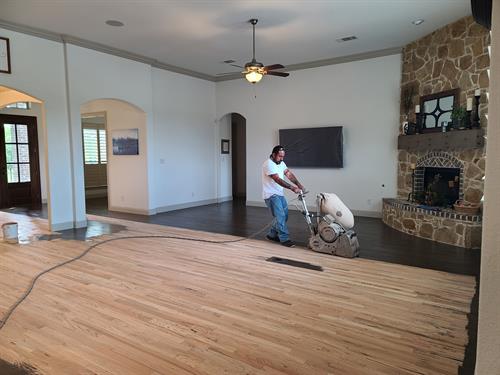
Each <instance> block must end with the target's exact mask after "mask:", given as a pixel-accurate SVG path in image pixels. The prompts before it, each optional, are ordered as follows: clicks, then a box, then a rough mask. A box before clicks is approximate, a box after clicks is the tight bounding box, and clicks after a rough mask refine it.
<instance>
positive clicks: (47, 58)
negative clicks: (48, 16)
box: [0, 29, 74, 230]
mask: <svg viewBox="0 0 500 375" xmlns="http://www.w3.org/2000/svg"><path fill="white" fill-rule="evenodd" d="M0 33H1V35H2V36H3V37H7V38H9V39H10V53H11V64H12V74H0V85H3V86H7V87H9V88H12V89H15V90H18V91H21V92H24V93H26V94H28V95H31V96H33V97H35V98H37V99H39V100H41V101H43V104H44V105H43V109H42V119H43V121H44V122H45V124H46V126H45V131H46V134H45V139H46V140H47V142H46V147H47V153H46V160H45V164H46V166H47V172H48V175H47V186H48V201H49V202H48V203H49V204H48V210H49V224H50V225H51V228H52V229H54V230H57V229H62V228H70V227H73V224H74V215H73V212H74V211H73V209H72V195H73V194H72V187H71V161H70V159H69V158H68V157H64V156H67V155H69V153H70V142H69V127H68V115H67V106H66V87H65V67H64V54H63V46H62V44H61V43H57V42H53V41H49V40H45V39H41V38H36V37H32V36H29V35H25V34H21V33H17V32H14V31H9V30H5V29H0Z"/></svg>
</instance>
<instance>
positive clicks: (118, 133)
mask: <svg viewBox="0 0 500 375" xmlns="http://www.w3.org/2000/svg"><path fill="white" fill-rule="evenodd" d="M80 113H81V123H82V148H83V150H82V151H83V168H84V181H83V182H84V185H85V196H86V207H92V208H93V209H94V210H95V209H98V210H110V211H118V212H129V213H140V214H144V213H147V212H148V207H149V193H148V192H149V189H148V165H147V162H148V160H147V142H146V131H147V124H146V113H145V112H144V111H143V110H142V109H141V108H139V107H137V106H135V105H134V104H131V103H129V102H126V101H123V100H119V99H95V100H91V101H89V102H86V103H84V104H83V105H81V107H80ZM94 212H95V211H94Z"/></svg>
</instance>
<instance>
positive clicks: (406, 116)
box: [401, 114, 408, 135]
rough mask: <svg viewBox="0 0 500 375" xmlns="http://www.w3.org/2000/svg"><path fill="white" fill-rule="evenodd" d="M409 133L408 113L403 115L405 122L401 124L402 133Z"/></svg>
mask: <svg viewBox="0 0 500 375" xmlns="http://www.w3.org/2000/svg"><path fill="white" fill-rule="evenodd" d="M407 133H408V114H406V115H403V123H402V124H401V134H404V135H407Z"/></svg>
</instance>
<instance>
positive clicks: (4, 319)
mask: <svg viewBox="0 0 500 375" xmlns="http://www.w3.org/2000/svg"><path fill="white" fill-rule="evenodd" d="M272 223H273V222H270V223H269V224H267V225H266V226H265V227H264V228H262V229H261V230H259V231H258V232H255V233H253V234H252V235H250V236H248V237H243V238H238V239H237V240H224V241H215V240H204V239H201V238H190V237H181V236H162V235H143V236H124V237H117V238H110V239H107V240H104V241H101V242H98V243H95V244H93V245H90V246H89V247H88V248H87V249H85V251H84V252H82V253H81V254H80V255H78V256H76V257H74V258H71V259H68V260H66V261H64V262H61V263H59V264H56V265H55V266H52V267H50V268H48V269H46V270H45V271H42V272H40V273H39V274H38V275H36V276H35V277H34V278H33V279H32V280H31V283H30V286H29V287H28V289H27V290H26V291H25V292H24V293H23V295H22V296H21V297H20V298H19V299H18V300H17V301H16V302H15V303H14V304H13V305H12V306H11V307H10V308H9V309H8V310H7V312H6V313H5V314H4V315H3V317H2V319H1V320H0V330H2V329H3V327H4V326H5V324H7V322H8V321H9V318H10V317H11V315H12V314H13V313H14V311H15V310H16V309H17V308H18V307H19V305H20V304H21V303H22V302H23V301H24V300H25V299H26V298H28V296H29V295H30V293H31V292H32V291H33V288H34V287H35V284H36V282H37V281H38V279H39V278H40V277H42V276H43V275H45V274H47V273H49V272H52V271H54V270H55V269H57V268H60V267H63V266H65V265H67V264H70V263H73V262H75V261H77V260H79V259H82V258H83V257H84V256H85V255H87V254H88V253H89V252H90V251H92V250H93V249H95V248H96V247H98V246H101V245H104V244H105V243H109V242H114V241H119V240H131V239H141V238H162V239H172V240H183V241H194V242H204V243H212V244H226V243H235V242H241V241H245V240H249V239H251V238H253V237H256V236H257V235H259V234H260V233H262V232H263V231H265V230H266V229H267V228H269V227H270V226H271V225H272Z"/></svg>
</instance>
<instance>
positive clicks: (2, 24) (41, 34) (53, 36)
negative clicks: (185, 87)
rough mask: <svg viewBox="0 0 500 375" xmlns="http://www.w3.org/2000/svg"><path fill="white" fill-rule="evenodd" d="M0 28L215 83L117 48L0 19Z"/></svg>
mask: <svg viewBox="0 0 500 375" xmlns="http://www.w3.org/2000/svg"><path fill="white" fill-rule="evenodd" d="M0 28H3V29H7V30H11V31H15V32H19V33H23V34H28V35H32V36H35V37H38V38H43V39H47V40H51V41H54V42H59V43H66V44H72V45H75V46H79V47H84V48H88V49H91V50H94V51H98V52H103V53H107V54H109V55H113V56H118V57H122V58H124V59H128V60H133V61H137V62H140V63H143V64H148V65H151V66H152V67H154V68H158V69H163V70H168V71H170V72H174V73H180V74H184V75H188V76H191V77H195V78H200V79H204V80H207V81H211V82H214V81H215V77H213V76H211V75H209V74H204V73H200V72H196V71H194V70H189V69H185V68H181V67H178V66H174V65H169V64H165V63H162V62H160V61H158V60H155V59H152V58H149V57H146V56H143V55H138V54H135V53H132V52H128V51H125V50H121V49H118V48H113V47H109V46H106V45H104V44H100V43H95V42H91V41H90V40H86V39H81V38H77V37H74V36H71V35H64V34H57V33H54V32H52V31H47V30H42V29H37V28H34V27H30V26H24V25H20V24H16V23H13V22H8V21H5V20H2V19H0Z"/></svg>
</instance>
